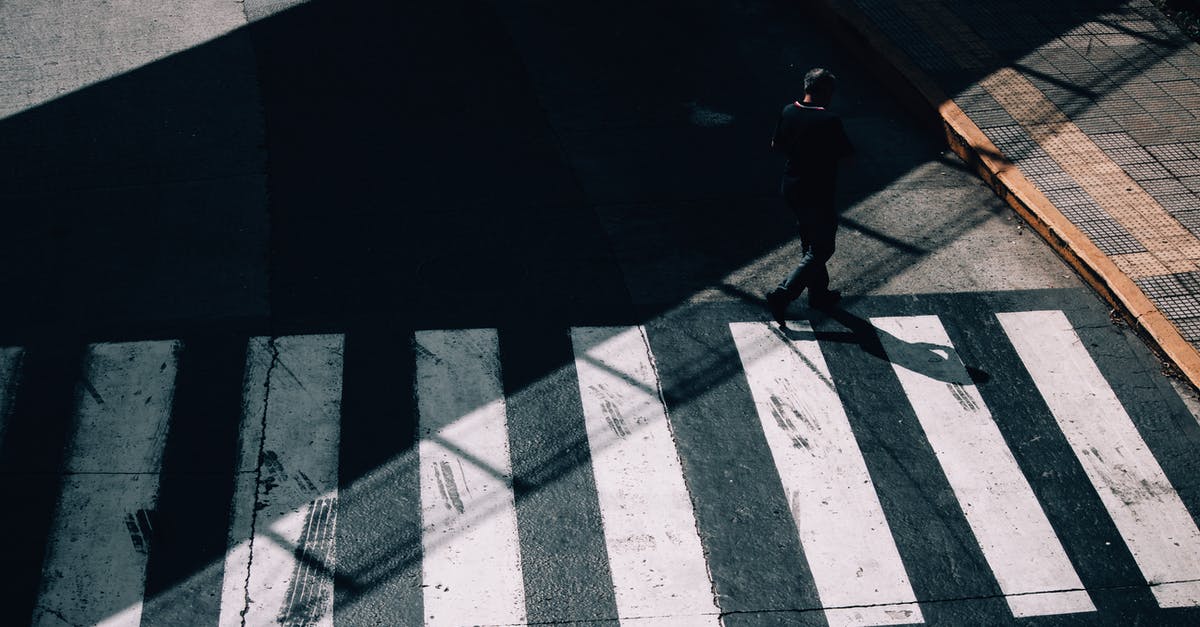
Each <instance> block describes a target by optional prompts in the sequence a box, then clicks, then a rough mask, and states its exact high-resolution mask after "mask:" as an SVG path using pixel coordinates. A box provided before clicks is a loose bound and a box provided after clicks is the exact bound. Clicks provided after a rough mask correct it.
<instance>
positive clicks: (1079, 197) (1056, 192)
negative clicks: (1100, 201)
mask: <svg viewBox="0 0 1200 627" xmlns="http://www.w3.org/2000/svg"><path fill="white" fill-rule="evenodd" d="M1043 193H1044V194H1045V196H1046V198H1047V199H1048V200H1049V201H1050V202H1052V203H1054V206H1055V207H1058V208H1059V209H1060V210H1063V212H1064V213H1065V212H1066V211H1065V210H1066V209H1068V208H1073V207H1080V212H1081V213H1082V212H1085V211H1086V210H1087V209H1086V208H1088V207H1094V208H1095V210H1096V211H1097V212H1098V213H1097V215H1096V216H1095V217H1092V218H1086V219H1088V220H1099V219H1100V218H1102V217H1104V215H1105V214H1104V210H1103V209H1100V206H1099V205H1097V204H1096V201H1095V200H1094V199H1093V198H1092V197H1091V196H1090V195H1088V193H1087V191H1085V190H1084V189H1083V188H1082V187H1069V188H1066V189H1052V190H1047V191H1045V192H1043Z"/></svg>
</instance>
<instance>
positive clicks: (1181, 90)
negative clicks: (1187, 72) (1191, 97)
mask: <svg viewBox="0 0 1200 627" xmlns="http://www.w3.org/2000/svg"><path fill="white" fill-rule="evenodd" d="M1158 86H1159V87H1160V88H1161V89H1162V90H1163V91H1165V92H1167V93H1168V94H1170V95H1172V96H1186V95H1188V94H1200V81H1195V80H1191V79H1187V78H1185V79H1183V80H1178V81H1166V82H1161V83H1158Z"/></svg>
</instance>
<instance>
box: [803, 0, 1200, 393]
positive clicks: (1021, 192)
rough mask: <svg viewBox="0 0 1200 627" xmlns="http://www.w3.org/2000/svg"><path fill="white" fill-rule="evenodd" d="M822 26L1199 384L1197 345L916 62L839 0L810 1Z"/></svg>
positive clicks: (1102, 294)
mask: <svg viewBox="0 0 1200 627" xmlns="http://www.w3.org/2000/svg"><path fill="white" fill-rule="evenodd" d="M813 6H814V8H815V9H817V10H818V11H819V12H820V13H821V14H822V15H821V17H822V18H824V19H825V21H826V22H827V23H828V25H829V26H831V27H833V28H834V30H835V32H836V34H838V35H840V36H841V37H842V38H843V39H845V40H846V42H847V43H849V44H851V45H852V46H853V47H855V49H857V50H859V51H861V53H862V55H863V57H864V59H865V60H866V61H867V62H868V63H869V64H870V65H871V66H873V67H874V68H875V69H877V70H879V71H880V74H883V75H884V79H885V82H886V83H888V87H891V88H892V89H893V91H895V92H896V93H897V94H898V95H899V96H900V97H901V98H902V99H903V100H904V101H905V102H904V104H905V105H907V106H908V107H909V108H911V109H913V110H914V111H917V112H918V114H921V113H925V114H927V113H928V112H930V111H932V112H934V113H935V114H936V115H937V117H938V119H939V121H940V123H941V126H942V129H943V131H944V132H945V135H946V141H947V143H948V144H949V147H950V149H951V150H953V151H954V152H955V154H957V155H958V156H959V157H960V158H962V160H963V161H965V162H966V163H967V164H968V165H970V166H971V167H972V168H973V169H974V170H975V171H976V173H977V174H979V176H980V177H981V178H983V180H984V182H986V183H987V184H988V186H989V187H991V188H992V191H994V192H995V193H996V195H997V196H999V197H1000V198H1001V199H1003V200H1004V201H1005V202H1006V203H1008V205H1009V206H1010V207H1012V208H1013V210H1014V211H1016V212H1017V214H1018V215H1020V216H1021V218H1022V219H1024V220H1025V221H1026V222H1027V223H1028V224H1029V226H1030V228H1032V229H1033V230H1034V231H1036V232H1037V233H1038V234H1039V235H1041V236H1042V239H1044V240H1046V242H1047V243H1048V244H1050V246H1051V247H1052V248H1054V250H1055V251H1056V252H1058V254H1059V256H1061V257H1062V258H1063V260H1064V261H1066V262H1067V263H1068V264H1069V265H1070V266H1071V267H1073V268H1074V269H1075V271H1076V272H1077V273H1079V275H1080V277H1082V278H1083V280H1084V281H1086V282H1087V283H1088V284H1089V285H1091V286H1092V287H1093V288H1094V289H1095V290H1096V291H1097V292H1098V293H1099V294H1100V296H1101V297H1102V298H1104V300H1105V301H1107V302H1108V303H1109V305H1110V306H1112V307H1113V308H1114V310H1115V311H1117V312H1119V313H1120V314H1121V316H1122V317H1123V318H1124V319H1125V320H1126V322H1128V323H1129V325H1130V327H1131V328H1133V329H1134V330H1135V331H1137V332H1138V333H1139V334H1140V335H1142V336H1143V337H1144V338H1146V339H1148V340H1149V342H1150V344H1151V347H1152V348H1154V349H1156V350H1157V352H1158V353H1159V354H1160V356H1162V357H1163V358H1164V359H1165V361H1167V362H1168V363H1169V364H1171V365H1172V366H1173V367H1174V368H1175V369H1177V370H1178V372H1179V373H1180V374H1181V375H1182V376H1183V377H1184V378H1186V379H1187V380H1188V382H1190V383H1191V384H1192V386H1193V387H1194V388H1197V389H1200V352H1197V350H1196V349H1195V348H1194V347H1193V346H1192V345H1191V344H1190V343H1189V342H1188V341H1187V340H1185V339H1183V336H1182V335H1180V334H1179V330H1178V329H1176V328H1175V325H1174V324H1172V323H1171V321H1170V320H1168V319H1167V317H1166V316H1165V315H1163V313H1162V312H1161V311H1159V310H1158V308H1157V307H1156V306H1155V305H1154V303H1153V302H1151V301H1150V299H1149V298H1148V297H1147V296H1146V295H1145V293H1143V292H1142V290H1141V288H1139V287H1138V286H1137V284H1135V283H1134V282H1133V280H1132V279H1130V278H1129V277H1128V276H1127V275H1126V274H1125V273H1124V272H1121V270H1120V269H1118V268H1117V266H1116V264H1115V263H1113V261H1112V260H1111V259H1109V258H1108V256H1107V255H1105V254H1104V253H1103V252H1101V251H1100V249H1099V248H1097V247H1096V245H1095V244H1093V243H1092V241H1091V240H1090V239H1088V237H1087V236H1086V235H1084V234H1083V232H1082V231H1080V230H1079V229H1078V228H1077V227H1076V226H1075V225H1074V224H1073V223H1072V222H1071V221H1070V220H1068V219H1067V218H1066V216H1064V215H1063V214H1062V213H1061V212H1059V210H1058V208H1057V207H1055V206H1054V203H1052V202H1050V200H1049V199H1047V198H1046V196H1045V195H1044V194H1042V192H1041V191H1040V190H1038V188H1037V187H1036V186H1035V185H1034V184H1033V183H1032V182H1030V181H1029V179H1027V178H1025V176H1024V175H1023V174H1021V172H1020V170H1019V169H1018V168H1017V166H1016V165H1015V164H1014V163H1013V162H1011V161H1009V160H1008V159H1007V158H1005V157H1004V155H1003V154H1001V153H1000V150H999V149H998V148H996V146H995V144H993V143H992V141H991V140H990V139H988V137H987V135H985V134H984V133H983V131H982V130H980V129H979V127H978V126H976V125H975V123H974V122H972V121H971V119H970V118H969V117H968V116H967V114H966V113H964V112H963V111H962V109H960V108H959V107H958V105H957V104H955V103H954V101H953V100H951V99H950V98H949V97H947V96H946V94H945V93H944V92H943V91H942V89H941V87H939V86H938V85H937V83H935V82H934V81H933V80H932V79H931V78H930V77H929V76H927V75H926V74H925V72H924V71H923V70H921V69H920V68H918V67H917V66H916V65H915V64H914V63H913V62H912V61H910V60H909V58H908V56H907V55H906V54H905V53H904V52H903V51H901V50H900V49H899V48H897V47H896V46H895V45H893V44H892V43H891V41H889V40H888V39H887V38H886V37H885V36H884V35H883V34H882V33H880V32H879V31H878V30H877V29H876V28H875V26H874V24H873V23H872V22H871V21H870V19H869V18H867V17H866V16H865V15H863V14H862V13H861V12H860V11H859V10H858V8H857V7H854V6H852V5H850V4H849V3H848V2H846V1H845V0H818V2H815V3H813Z"/></svg>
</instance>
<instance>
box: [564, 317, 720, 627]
mask: <svg viewBox="0 0 1200 627" xmlns="http://www.w3.org/2000/svg"><path fill="white" fill-rule="evenodd" d="M645 333H646V332H645V329H643V328H642V327H629V328H624V327H622V328H577V329H572V330H571V338H572V340H573V343H574V347H575V367H576V369H577V371H578V374H579V390H580V394H581V395H582V399H583V414H584V420H585V422H586V425H587V434H588V443H589V445H590V446H591V453H592V465H593V472H594V474H595V477H596V489H597V492H598V494H599V502H600V515H601V519H602V520H603V523H604V541H605V544H606V546H607V548H608V560H609V565H610V568H611V571H612V577H613V585H614V590H615V595H616V602H617V613H618V615H619V617H620V618H621V621H622V622H623V623H624V622H629V621H631V620H632V619H636V618H645V617H655V616H671V617H674V618H671V619H660V620H650V621H648V622H638V623H636V624H646V625H676V624H678V625H693V626H694V625H717V624H718V613H719V610H718V609H717V606H716V604H715V602H714V600H713V591H712V582H711V581H710V580H709V577H708V570H707V565H706V563H705V560H704V553H703V550H702V548H701V545H700V536H699V534H698V533H697V531H696V519H695V517H694V515H693V513H692V503H691V499H690V498H689V497H688V492H687V488H686V486H685V485H684V481H683V469H682V467H681V464H680V461H679V454H678V452H677V451H676V449H675V443H674V439H673V437H672V434H671V429H670V425H669V424H668V421H667V410H666V406H665V405H664V404H663V400H662V395H661V393H660V390H659V382H658V373H657V372H656V370H655V366H654V361H653V357H652V356H651V354H650V348H649V344H648V342H647V340H646V335H645ZM664 621H665V622H664Z"/></svg>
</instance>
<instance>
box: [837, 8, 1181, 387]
mask: <svg viewBox="0 0 1200 627" xmlns="http://www.w3.org/2000/svg"><path fill="white" fill-rule="evenodd" d="M827 4H828V5H829V6H830V7H831V8H833V10H834V11H835V12H836V13H837V14H838V15H839V17H841V18H842V19H843V20H845V21H846V22H848V23H849V24H850V25H851V27H852V28H854V29H856V30H858V31H859V34H860V35H862V36H865V40H866V41H867V42H868V43H869V44H871V45H874V46H875V47H876V49H877V52H879V53H881V54H880V56H881V58H882V57H888V63H889V64H891V65H892V66H893V68H894V69H899V70H900V72H901V73H902V74H903V75H904V78H905V79H907V80H908V81H909V82H910V83H912V84H915V85H916V86H917V87H918V90H919V91H920V92H921V93H922V95H923V96H924V97H925V99H926V100H927V101H928V104H931V105H934V106H937V107H938V108H939V111H940V112H941V113H942V117H943V118H944V119H945V120H946V121H947V124H948V125H951V126H953V127H954V128H953V132H957V133H959V134H962V135H964V136H965V137H964V138H963V139H964V143H966V144H969V145H971V148H972V149H973V150H974V152H975V153H976V154H977V155H981V156H982V157H983V159H982V161H983V162H984V168H985V169H989V170H990V172H985V176H988V175H989V174H991V175H999V174H1004V175H1006V178H1007V183H1008V184H1007V185H1006V187H1007V189H1006V190H1005V191H1006V192H1007V193H1009V194H1011V195H1013V196H1015V197H1016V198H1015V199H1013V200H1010V202H1016V203H1018V204H1023V205H1025V207H1026V208H1028V209H1029V210H1030V211H1031V213H1032V214H1033V217H1034V219H1035V220H1036V221H1039V222H1044V223H1045V224H1047V225H1048V226H1047V228H1046V232H1048V237H1050V238H1051V239H1052V240H1061V243H1062V244H1065V245H1060V250H1062V249H1066V250H1064V252H1065V253H1066V255H1067V256H1068V258H1069V259H1070V258H1071V257H1076V263H1075V265H1076V267H1077V268H1080V270H1081V272H1082V273H1083V274H1085V275H1088V274H1094V275H1095V278H1094V279H1093V283H1094V284H1098V285H1097V286H1098V287H1100V288H1101V290H1102V291H1106V292H1109V297H1110V299H1111V300H1113V301H1114V302H1117V303H1121V304H1123V305H1124V309H1125V310H1126V313H1128V314H1130V315H1131V317H1133V318H1137V319H1138V320H1139V322H1142V323H1143V325H1142V326H1144V327H1146V328H1145V329H1144V330H1147V331H1149V334H1150V335H1151V336H1152V337H1154V339H1155V340H1156V341H1157V343H1158V344H1159V345H1160V347H1162V348H1163V349H1164V350H1165V351H1166V352H1167V354H1168V355H1169V356H1170V357H1171V358H1172V359H1173V360H1174V361H1175V362H1176V363H1177V364H1179V365H1180V367H1181V369H1182V370H1183V371H1184V373H1185V374H1187V375H1188V376H1189V377H1190V378H1191V379H1192V381H1193V383H1195V382H1196V375H1197V371H1196V368H1195V366H1194V360H1195V348H1196V347H1197V346H1200V273H1198V272H1197V270H1198V267H1200V266H1198V264H1200V239H1197V234H1198V233H1200V118H1198V117H1197V114H1198V113H1197V112H1200V45H1198V44H1196V43H1194V42H1191V41H1190V40H1189V39H1188V38H1187V37H1186V36H1185V35H1183V34H1182V33H1181V32H1180V31H1179V30H1178V29H1177V28H1176V27H1175V26H1174V25H1173V24H1172V23H1171V22H1170V20H1168V19H1167V18H1166V17H1165V16H1164V15H1163V14H1162V13H1161V12H1160V11H1159V10H1158V9H1156V8H1155V7H1154V6H1153V5H1152V4H1151V3H1150V2H1148V1H1146V0H1134V1H1131V2H1104V1H1092V0H1082V1H1072V2H1061V3H1044V2H1032V1H1020V2H1009V3H976V2H968V1H955V0H918V1H911V2H910V1H904V2H900V1H894V0H847V1H839V0H831V1H830V2H828V3H827ZM897 52H898V53H899V54H900V55H901V57H902V58H898V57H897V56H896V54H897ZM942 99H945V100H944V101H940V102H939V100H942ZM955 109H957V110H960V111H961V112H962V113H963V114H965V116H966V118H969V122H968V121H967V120H963V119H958V120H953V121H952V120H951V119H950V117H951V115H952V113H957V111H956V110H955ZM952 122H953V123H952ZM964 128H965V130H964ZM993 150H994V151H995V152H996V153H998V154H989V153H991V152H992V151H993ZM1013 165H1015V167H1016V170H1017V171H1016V172H1012V171H1008V170H1010V169H1011V168H1012V166H1013ZM1017 174H1019V176H1015V175H1017ZM1021 178H1023V179H1024V181H1021V180H1020V179H1021ZM1013 179H1016V183H1013ZM1039 196H1040V197H1039ZM1052 243H1055V242H1054V241H1052ZM1146 301H1148V303H1149V308H1143V307H1139V306H1138V303H1139V302H1146ZM1154 310H1157V311H1154ZM1157 314H1161V316H1159V315H1157ZM1160 319H1165V321H1166V322H1168V323H1169V324H1168V325H1162V324H1159V325H1157V328H1155V325H1154V324H1153V322H1154V321H1155V320H1160ZM1176 332H1177V333H1176Z"/></svg>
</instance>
